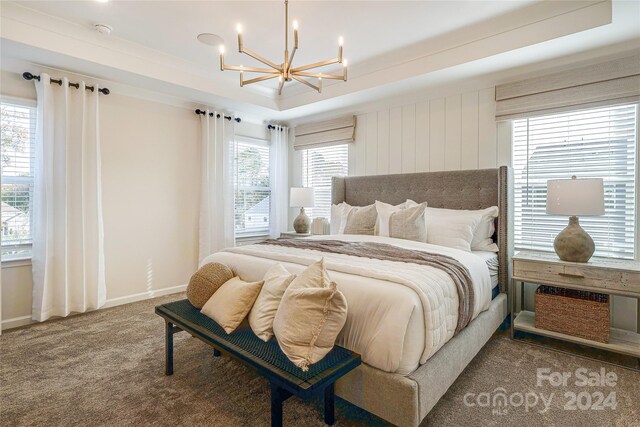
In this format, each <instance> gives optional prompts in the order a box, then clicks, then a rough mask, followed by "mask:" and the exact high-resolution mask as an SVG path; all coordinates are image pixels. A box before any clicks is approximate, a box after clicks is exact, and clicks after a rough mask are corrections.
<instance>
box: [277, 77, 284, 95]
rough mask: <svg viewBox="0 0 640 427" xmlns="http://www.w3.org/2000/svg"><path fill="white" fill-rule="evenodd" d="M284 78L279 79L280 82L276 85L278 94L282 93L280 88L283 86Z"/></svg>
mask: <svg viewBox="0 0 640 427" xmlns="http://www.w3.org/2000/svg"><path fill="white" fill-rule="evenodd" d="M284 82H285V79H280V84H279V85H278V95H282V88H283V87H284Z"/></svg>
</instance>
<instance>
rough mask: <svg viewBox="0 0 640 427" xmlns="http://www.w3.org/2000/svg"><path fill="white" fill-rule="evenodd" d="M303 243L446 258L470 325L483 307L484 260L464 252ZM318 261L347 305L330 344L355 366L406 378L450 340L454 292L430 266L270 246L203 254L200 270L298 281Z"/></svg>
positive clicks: (411, 245)
mask: <svg viewBox="0 0 640 427" xmlns="http://www.w3.org/2000/svg"><path fill="white" fill-rule="evenodd" d="M311 238H316V239H338V240H346V241H373V242H380V243H386V244H391V245H396V246H399V247H402V248H406V249H412V250H423V251H427V252H435V253H441V254H444V255H449V256H451V257H453V258H455V259H457V260H458V261H459V262H461V263H462V264H463V265H464V266H465V267H467V269H468V270H469V273H470V275H471V277H472V282H473V289H474V293H475V299H474V307H473V318H475V317H477V315H478V314H480V313H481V312H482V311H484V310H486V309H487V308H488V307H489V305H490V302H491V278H490V275H489V267H488V265H487V262H486V261H485V259H484V258H482V257H480V256H476V255H474V254H472V253H469V252H465V251H460V250H457V249H452V248H446V247H442V246H436V245H431V244H427V243H421V242H412V241H408V240H400V239H393V238H389V237H381V236H354V235H330V236H314V237H311ZM322 257H324V259H325V265H326V266H327V269H328V270H329V274H330V276H331V279H332V280H333V281H335V282H336V283H337V284H338V289H339V290H340V291H341V292H343V293H344V295H345V297H346V299H347V304H348V312H347V321H346V323H345V326H344V328H343V330H342V332H341V333H340V336H339V337H338V341H337V343H338V344H339V345H342V346H344V347H346V348H348V349H350V350H353V351H355V352H358V353H360V354H361V355H362V360H363V362H365V363H367V364H368V365H370V366H373V367H375V368H377V369H380V370H383V371H386V372H393V373H397V374H401V375H408V374H410V373H411V372H413V371H415V369H417V368H418V366H419V365H420V364H422V363H425V362H426V361H427V360H428V359H429V358H430V357H431V356H432V355H433V354H435V353H436V352H437V351H438V350H439V349H440V348H441V347H442V346H443V345H444V344H445V343H446V342H447V341H448V340H449V339H451V338H452V337H453V335H454V331H455V327H456V323H457V320H458V294H457V290H456V287H455V284H454V283H453V281H452V280H451V278H450V277H449V276H448V274H447V273H445V272H443V271H441V270H439V269H436V268H433V267H429V266H424V265H418V264H413V263H402V262H392V261H381V260H375V259H370V258H361V257H353V256H348V255H341V254H329V253H323V252H317V251H312V250H304V249H297V248H286V247H279V246H270V245H249V246H242V247H236V248H229V249H226V250H224V251H221V252H218V253H216V254H213V255H210V256H209V257H207V258H205V259H204V260H203V261H202V264H205V263H208V262H222V263H224V264H226V265H228V266H229V267H231V268H232V269H233V270H234V272H235V273H236V274H237V275H239V276H240V277H241V278H242V279H244V280H260V279H262V277H263V276H264V274H265V273H266V271H267V270H268V269H269V268H270V267H271V266H272V265H274V264H275V263H278V262H279V263H281V264H283V265H284V266H285V267H286V268H287V269H288V270H289V271H290V272H292V273H295V274H299V273H301V272H302V271H303V270H304V269H305V268H306V267H307V266H308V265H310V264H311V263H313V262H315V261H317V260H318V259H320V258H322Z"/></svg>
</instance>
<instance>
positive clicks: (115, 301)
mask: <svg viewBox="0 0 640 427" xmlns="http://www.w3.org/2000/svg"><path fill="white" fill-rule="evenodd" d="M186 290H187V285H178V286H172V287H170V288H164V289H158V290H157V291H148V292H141V293H139V294H133V295H126V296H124V297H118V298H111V299H108V300H107V302H105V303H104V305H103V306H102V307H100V308H109V307H116V306H118V305H122V304H129V303H131V302H137V301H143V300H146V299H151V298H157V297H162V296H165V295H171V294H177V293H178V292H184V291H186Z"/></svg>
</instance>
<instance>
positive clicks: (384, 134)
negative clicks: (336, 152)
mask: <svg viewBox="0 0 640 427" xmlns="http://www.w3.org/2000/svg"><path fill="white" fill-rule="evenodd" d="M510 163H511V129H510V126H509V125H508V123H504V124H503V123H500V124H498V125H496V122H495V101H494V88H493V87H490V88H485V89H480V90H474V91H469V92H464V93H456V94H452V95H449V96H446V97H441V98H433V99H426V100H421V101H418V102H412V103H408V104H405V105H399V106H389V107H383V108H380V109H377V110H375V111H368V112H362V113H360V114H358V122H357V126H356V139H355V144H354V145H353V146H352V149H351V150H350V152H349V170H350V173H351V175H380V174H392V173H411V172H429V171H443V170H459V169H481V168H493V167H496V166H499V165H506V164H510Z"/></svg>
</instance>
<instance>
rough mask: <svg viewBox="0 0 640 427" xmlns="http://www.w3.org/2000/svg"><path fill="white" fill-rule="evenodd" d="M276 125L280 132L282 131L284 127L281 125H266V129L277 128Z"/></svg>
mask: <svg viewBox="0 0 640 427" xmlns="http://www.w3.org/2000/svg"><path fill="white" fill-rule="evenodd" d="M278 127H279V128H280V132H282V131H283V129H284V128H283V127H282V126H274V125H267V129H269V130H272V129H277V128H278Z"/></svg>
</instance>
